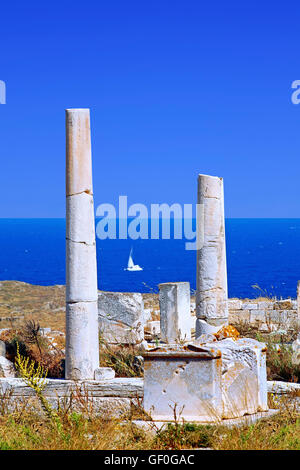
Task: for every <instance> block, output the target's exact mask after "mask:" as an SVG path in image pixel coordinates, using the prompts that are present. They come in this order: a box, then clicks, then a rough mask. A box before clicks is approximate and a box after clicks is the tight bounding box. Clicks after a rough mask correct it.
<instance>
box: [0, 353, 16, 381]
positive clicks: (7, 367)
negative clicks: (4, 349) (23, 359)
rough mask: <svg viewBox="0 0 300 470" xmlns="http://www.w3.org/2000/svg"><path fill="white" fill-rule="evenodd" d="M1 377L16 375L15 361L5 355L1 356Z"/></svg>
mask: <svg viewBox="0 0 300 470" xmlns="http://www.w3.org/2000/svg"><path fill="white" fill-rule="evenodd" d="M0 377H16V371H15V368H14V365H13V363H12V362H11V361H9V360H8V359H6V357H4V356H0Z"/></svg>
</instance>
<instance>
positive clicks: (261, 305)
mask: <svg viewBox="0 0 300 470" xmlns="http://www.w3.org/2000/svg"><path fill="white" fill-rule="evenodd" d="M273 304H274V302H273V300H262V301H261V302H258V303H257V305H258V309H259V310H273Z"/></svg>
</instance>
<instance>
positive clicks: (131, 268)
mask: <svg viewBox="0 0 300 470" xmlns="http://www.w3.org/2000/svg"><path fill="white" fill-rule="evenodd" d="M125 270H126V271H143V268H141V266H139V265H138V264H134V262H133V259H132V248H131V250H130V254H129V258H128V264H127V268H125Z"/></svg>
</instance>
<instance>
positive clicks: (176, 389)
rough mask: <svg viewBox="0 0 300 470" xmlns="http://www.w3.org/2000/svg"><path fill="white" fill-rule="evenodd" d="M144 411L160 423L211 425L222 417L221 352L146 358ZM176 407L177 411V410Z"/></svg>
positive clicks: (159, 353) (157, 354) (152, 354)
mask: <svg viewBox="0 0 300 470" xmlns="http://www.w3.org/2000/svg"><path fill="white" fill-rule="evenodd" d="M144 359H145V364H144V408H145V411H146V412H147V413H148V414H150V416H151V417H152V419H154V420H157V421H167V420H174V411H175V412H176V414H177V417H180V418H184V419H185V420H186V421H208V422H212V421H215V420H216V419H220V417H221V416H222V389H221V375H222V364H221V358H220V357H219V352H218V351H215V353H213V352H211V353H208V352H207V351H202V352H196V351H184V352H180V351H179V350H178V351H168V352H164V351H159V350H158V351H154V352H148V353H145V354H144ZM175 406H176V409H175Z"/></svg>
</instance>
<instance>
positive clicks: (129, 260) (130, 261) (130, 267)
mask: <svg viewBox="0 0 300 470" xmlns="http://www.w3.org/2000/svg"><path fill="white" fill-rule="evenodd" d="M133 266H134V262H133V259H132V248H131V250H130V255H129V258H128V265H127V269H132V268H133Z"/></svg>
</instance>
